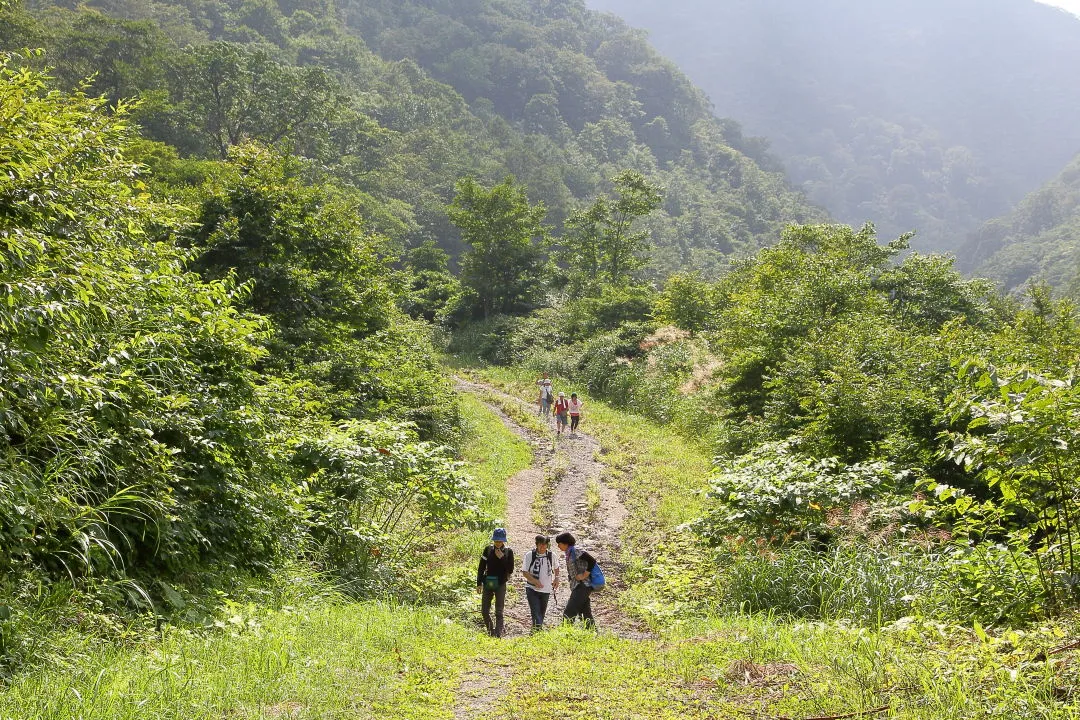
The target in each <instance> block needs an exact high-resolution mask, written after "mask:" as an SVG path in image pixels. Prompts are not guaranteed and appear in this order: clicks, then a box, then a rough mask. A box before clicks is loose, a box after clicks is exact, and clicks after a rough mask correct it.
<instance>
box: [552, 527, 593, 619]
mask: <svg viewBox="0 0 1080 720" xmlns="http://www.w3.org/2000/svg"><path fill="white" fill-rule="evenodd" d="M555 544H556V545H558V546H559V550H560V551H561V552H562V553H563V554H564V555H565V556H566V577H567V580H568V581H569V583H570V599H569V600H567V601H566V608H565V609H564V610H563V620H564V621H566V622H573V621H574V618H577V617H580V618H581V620H582V623H583V624H584V625H585V627H588V628H594V627H596V621H595V620H594V619H593V614H592V601H591V600H590V597H591V595H592V591H593V589H592V586H591V585H589V573H590V572H592V569H593V566H594V565H596V560H595V559H594V558H593V556H592V555H590V554H589V553H587V552H585V551H584V550H578V549H577V547H575V546H576V544H577V540H575V539H574V536H573V535H571V534H570V533H568V532H564V533H559V534H558V535H556V536H555Z"/></svg>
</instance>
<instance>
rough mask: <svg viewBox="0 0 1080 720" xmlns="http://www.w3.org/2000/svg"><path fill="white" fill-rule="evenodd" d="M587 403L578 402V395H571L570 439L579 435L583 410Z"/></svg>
mask: <svg viewBox="0 0 1080 720" xmlns="http://www.w3.org/2000/svg"><path fill="white" fill-rule="evenodd" d="M584 405H585V403H583V402H581V401H580V400H578V396H577V393H570V437H574V436H575V435H576V434H577V428H578V423H579V422H581V408H582V407H583V406H584Z"/></svg>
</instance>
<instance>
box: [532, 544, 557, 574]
mask: <svg viewBox="0 0 1080 720" xmlns="http://www.w3.org/2000/svg"><path fill="white" fill-rule="evenodd" d="M529 552H531V553H532V562H530V563H529V574H530V575H536V577H537V578H539V577H540V575H539V574H538V573H534V572H533V571H532V569H533V565H535V564H536V558H537V555H536V551H535V550H530V551H529ZM540 558H541V559H542V560H547V562H548V570H551V569H552V568H553V567H554V565H552V564H551V563H552V559H551V551H550V550H548V551H547V552H546V553H544V554H543V555H540ZM554 574H555V573H554V572H552V575H554Z"/></svg>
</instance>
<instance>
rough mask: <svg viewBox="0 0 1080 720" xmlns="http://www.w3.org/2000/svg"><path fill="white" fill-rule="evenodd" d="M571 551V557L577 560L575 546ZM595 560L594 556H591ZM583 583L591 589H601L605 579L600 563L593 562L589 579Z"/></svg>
mask: <svg viewBox="0 0 1080 720" xmlns="http://www.w3.org/2000/svg"><path fill="white" fill-rule="evenodd" d="M570 552H571V558H572V559H573V560H574V561H575V562H576V561H577V548H574V549H573V550H571V551H570ZM593 559H594V560H595V558H593ZM585 583H586V584H587V585H588V586H589V587H591V588H592V589H593V591H594V592H595V591H597V590H603V589H604V585H605V584H607V581H606V580H605V579H604V571H603V570H601V569H600V563H598V562H594V564H593V566H592V570H590V571H589V579H588V580H586V581H585Z"/></svg>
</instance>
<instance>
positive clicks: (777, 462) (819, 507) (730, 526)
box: [699, 439, 907, 544]
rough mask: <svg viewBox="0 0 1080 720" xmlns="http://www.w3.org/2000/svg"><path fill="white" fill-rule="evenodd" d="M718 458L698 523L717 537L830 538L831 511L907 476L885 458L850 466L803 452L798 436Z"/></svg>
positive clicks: (889, 487)
mask: <svg viewBox="0 0 1080 720" xmlns="http://www.w3.org/2000/svg"><path fill="white" fill-rule="evenodd" d="M716 462H717V472H716V474H715V475H714V476H713V477H712V478H711V479H710V481H709V483H710V489H709V491H708V496H709V498H710V499H711V500H712V503H710V505H709V506H708V509H707V511H706V514H705V516H704V517H703V518H702V519H701V521H700V523H699V529H700V531H701V532H702V533H703V534H704V535H705V536H706V537H709V538H712V539H714V540H716V541H719V540H720V539H722V538H724V537H726V536H729V535H735V534H746V535H749V536H752V537H754V536H756V537H765V538H766V539H768V540H769V542H771V543H774V544H777V543H779V544H782V543H785V542H787V541H788V540H789V539H791V538H792V537H795V538H801V539H814V538H818V537H823V536H827V535H829V534H830V528H829V517H830V514H831V513H835V512H837V511H838V510H841V509H843V508H847V507H849V506H851V504H852V503H854V502H855V501H856V500H859V499H860V498H867V497H869V496H871V495H874V496H877V497H879V498H880V497H881V496H883V495H885V494H886V493H887V492H888V491H890V490H893V489H896V488H898V487H900V486H902V485H903V483H904V482H905V481H906V476H907V474H906V473H905V472H898V471H896V469H895V468H893V467H891V466H890V465H889V464H888V463H886V462H884V461H878V462H874V463H857V464H855V465H846V464H844V463H843V462H841V461H840V460H839V459H837V458H815V457H812V456H809V455H804V454H802V453H800V452H799V443H798V441H797V440H795V439H791V440H786V441H784V442H781V443H767V444H764V445H761V446H758V447H757V448H754V449H753V450H752V451H750V452H749V453H747V454H746V455H742V456H740V457H737V458H725V457H720V458H717V461H716ZM890 519H894V518H890Z"/></svg>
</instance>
